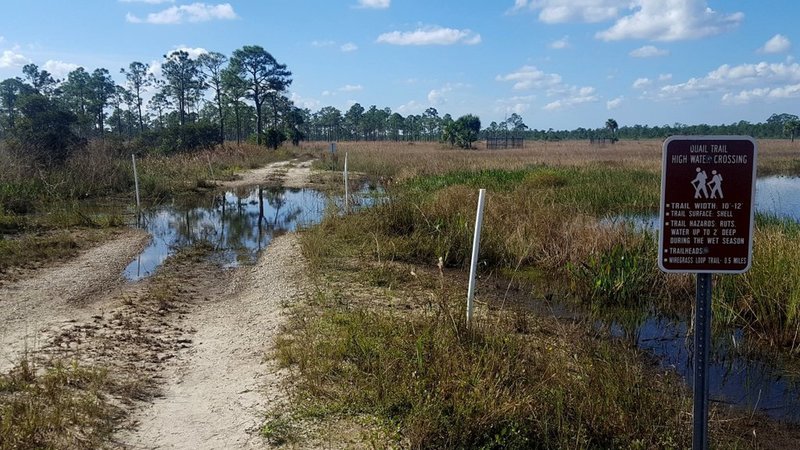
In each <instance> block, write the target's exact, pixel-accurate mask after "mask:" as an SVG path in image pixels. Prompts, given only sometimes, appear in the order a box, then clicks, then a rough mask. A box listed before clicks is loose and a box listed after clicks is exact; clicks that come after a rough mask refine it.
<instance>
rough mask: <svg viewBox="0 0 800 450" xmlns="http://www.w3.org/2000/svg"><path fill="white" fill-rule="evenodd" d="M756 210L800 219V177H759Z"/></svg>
mask: <svg viewBox="0 0 800 450" xmlns="http://www.w3.org/2000/svg"><path fill="white" fill-rule="evenodd" d="M756 211H758V212H760V213H762V214H772V215H775V216H778V217H782V218H790V219H794V220H797V221H800V177H780V176H776V177H764V178H759V179H758V181H756Z"/></svg>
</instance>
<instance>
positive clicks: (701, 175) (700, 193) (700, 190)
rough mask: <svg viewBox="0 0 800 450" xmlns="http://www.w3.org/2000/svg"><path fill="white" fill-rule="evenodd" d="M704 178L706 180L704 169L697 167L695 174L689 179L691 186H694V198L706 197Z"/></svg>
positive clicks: (706, 188)
mask: <svg viewBox="0 0 800 450" xmlns="http://www.w3.org/2000/svg"><path fill="white" fill-rule="evenodd" d="M706 180H708V174H706V171H705V170H702V169H701V168H699V167H698V168H697V176H695V177H694V180H692V181H691V183H692V186H694V198H708V187H707V186H706Z"/></svg>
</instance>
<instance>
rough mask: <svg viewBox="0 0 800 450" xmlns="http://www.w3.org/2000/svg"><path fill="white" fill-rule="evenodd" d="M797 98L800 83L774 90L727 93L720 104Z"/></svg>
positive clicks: (762, 89) (740, 103) (799, 95)
mask: <svg viewBox="0 0 800 450" xmlns="http://www.w3.org/2000/svg"><path fill="white" fill-rule="evenodd" d="M798 97H800V83H798V84H789V85H786V86H781V87H776V88H756V89H750V90H744V91H740V92H738V93H731V92H729V93H726V94H725V95H723V96H722V102H723V103H726V104H739V105H743V104H748V103H751V102H753V101H757V100H761V101H775V100H784V99H790V98H798Z"/></svg>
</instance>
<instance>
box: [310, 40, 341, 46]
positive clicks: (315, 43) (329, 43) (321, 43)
mask: <svg viewBox="0 0 800 450" xmlns="http://www.w3.org/2000/svg"><path fill="white" fill-rule="evenodd" d="M334 45H336V41H330V40H327V41H311V46H312V47H333V46H334Z"/></svg>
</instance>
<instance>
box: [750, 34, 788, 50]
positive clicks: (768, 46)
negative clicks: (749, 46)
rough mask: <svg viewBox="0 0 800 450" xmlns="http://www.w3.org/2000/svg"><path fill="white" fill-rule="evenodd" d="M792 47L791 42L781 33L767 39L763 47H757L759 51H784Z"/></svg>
mask: <svg viewBox="0 0 800 450" xmlns="http://www.w3.org/2000/svg"><path fill="white" fill-rule="evenodd" d="M790 48H792V42H791V41H790V40H789V38H787V37H786V36H784V35H782V34H776V35H775V36H772V38H770V40H768V41H767V42H766V43H765V44H764V46H763V47H761V48H760V49H758V51H759V52H761V53H784V52H787V51H789V49H790Z"/></svg>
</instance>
